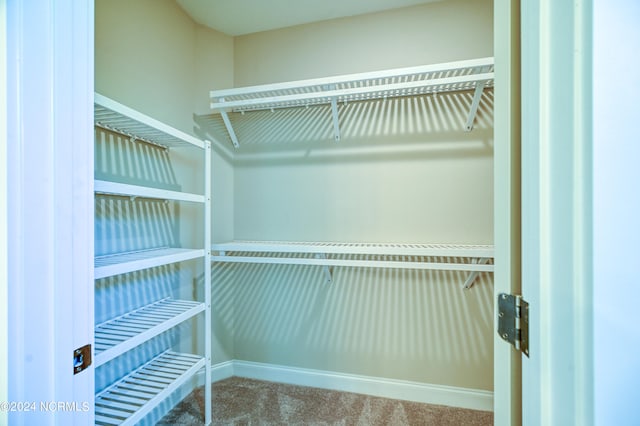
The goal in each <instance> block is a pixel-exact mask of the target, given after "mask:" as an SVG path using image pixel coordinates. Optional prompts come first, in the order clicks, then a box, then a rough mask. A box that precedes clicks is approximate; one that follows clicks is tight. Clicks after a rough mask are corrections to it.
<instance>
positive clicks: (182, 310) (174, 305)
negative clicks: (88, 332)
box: [95, 298, 205, 367]
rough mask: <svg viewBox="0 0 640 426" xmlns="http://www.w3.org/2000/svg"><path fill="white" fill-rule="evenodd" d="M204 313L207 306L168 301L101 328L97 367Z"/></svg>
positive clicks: (96, 353) (98, 340)
mask: <svg viewBox="0 0 640 426" xmlns="http://www.w3.org/2000/svg"><path fill="white" fill-rule="evenodd" d="M204 310H205V305H204V303H200V302H193V301H187V300H175V299H171V298H165V299H162V300H159V301H157V302H155V303H152V304H150V305H147V306H144V307H142V308H140V309H136V310H135V311H132V312H129V313H127V314H125V315H122V316H119V317H117V318H114V319H112V320H109V321H107V322H105V323H103V324H99V325H97V326H96V327H95V366H96V367H99V366H101V365H102V364H104V363H106V362H109V361H111V360H112V359H114V358H116V357H117V356H120V355H122V354H123V353H125V352H127V351H129V350H131V349H133V348H134V347H136V346H138V345H140V344H142V343H144V342H146V341H147V340H149V339H151V338H153V337H155V336H158V335H159V334H161V333H163V332H165V331H167V330H169V329H171V328H172V327H174V326H176V325H178V324H179V323H181V322H183V321H186V320H188V319H189V318H192V317H194V316H195V315H197V314H199V313H200V312H203V311H204Z"/></svg>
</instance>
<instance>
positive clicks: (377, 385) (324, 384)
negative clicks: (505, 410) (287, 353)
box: [212, 360, 493, 411]
mask: <svg viewBox="0 0 640 426" xmlns="http://www.w3.org/2000/svg"><path fill="white" fill-rule="evenodd" d="M231 376H238V377H246V378H250V379H257V380H267V381H272V382H279V383H287V384H292V385H300V386H311V387H316V388H322V389H330V390H338V391H344V392H354V393H360V394H365V395H373V396H380V397H384V398H394V399H402V400H405V401H415V402H422V403H427V404H438V405H448V406H451V407H460V408H470V409H474V410H484V411H493V392H490V391H485V390H477V389H467V388H458V387H453V386H443V385H432V384H427V383H419V382H411V381H407V380H395V379H386V378H383V377H372V376H361V375H356V374H346V373H336V372H333V371H323V370H312V369H307V368H297V367H287V366H281V365H273V364H263V363H258V362H250V361H238V360H233V361H227V362H224V363H221V364H216V365H214V366H213V367H212V377H213V381H214V382H216V381H219V380H223V379H226V378H229V377H231Z"/></svg>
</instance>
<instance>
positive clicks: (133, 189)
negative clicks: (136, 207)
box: [93, 180, 205, 203]
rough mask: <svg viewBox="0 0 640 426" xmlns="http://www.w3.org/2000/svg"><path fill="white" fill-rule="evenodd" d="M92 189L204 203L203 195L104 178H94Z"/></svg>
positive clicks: (112, 193)
mask: <svg viewBox="0 0 640 426" xmlns="http://www.w3.org/2000/svg"><path fill="white" fill-rule="evenodd" d="M93 190H94V192H96V193H98V194H110V195H122V196H126V197H134V198H136V197H141V198H157V199H161V200H173V201H187V202H192V203H204V201H205V197H204V195H198V194H191V193H188V192H178V191H170V190H167V189H158V188H150V187H148V186H138V185H129V184H126V183H118V182H109V181H106V180H95V181H94V189H93Z"/></svg>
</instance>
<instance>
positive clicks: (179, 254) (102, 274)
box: [94, 247, 205, 279]
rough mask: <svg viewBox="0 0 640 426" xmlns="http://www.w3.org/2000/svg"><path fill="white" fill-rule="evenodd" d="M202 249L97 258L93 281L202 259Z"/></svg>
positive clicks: (163, 249)
mask: <svg viewBox="0 0 640 426" xmlns="http://www.w3.org/2000/svg"><path fill="white" fill-rule="evenodd" d="M204 255H205V250H204V249H182V248H168V247H162V248H157V249H150V250H141V251H135V252H128V253H120V254H113V255H106V256H97V257H96V258H95V261H94V265H95V266H94V277H95V279H100V278H106V277H112V276H114V275H120V274H126V273H129V272H134V271H140V270H143V269H148V268H154V267H156V266H163V265H169V264H171V263H176V262H184V261H186V260H191V259H197V258H200V257H204Z"/></svg>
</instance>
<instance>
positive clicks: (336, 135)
mask: <svg viewBox="0 0 640 426" xmlns="http://www.w3.org/2000/svg"><path fill="white" fill-rule="evenodd" d="M329 90H336V86H335V84H332V85H331V86H329ZM331 116H332V117H333V139H334V140H335V141H336V142H340V139H341V138H342V136H341V135H340V121H339V120H338V98H337V97H336V96H334V97H332V98H331Z"/></svg>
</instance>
